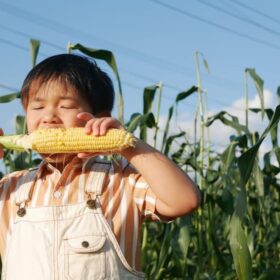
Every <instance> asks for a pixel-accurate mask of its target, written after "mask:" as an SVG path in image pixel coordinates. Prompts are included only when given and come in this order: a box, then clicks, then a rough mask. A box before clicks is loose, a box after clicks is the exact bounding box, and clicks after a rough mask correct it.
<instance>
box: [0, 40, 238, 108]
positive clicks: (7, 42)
mask: <svg viewBox="0 0 280 280" xmlns="http://www.w3.org/2000/svg"><path fill="white" fill-rule="evenodd" d="M1 42H3V43H5V44H8V45H10V46H13V47H16V48H18V49H21V50H24V51H29V49H28V48H26V47H23V46H21V45H19V44H15V43H13V42H11V41H8V40H5V39H2V38H0V43H1ZM38 55H40V56H41V57H42V58H47V57H48V56H49V55H47V54H43V53H42V52H39V54H38ZM122 71H124V72H127V73H130V74H132V75H134V76H136V77H139V78H141V79H144V80H147V81H152V82H153V83H154V80H152V79H151V78H149V77H146V76H144V75H141V74H138V73H135V72H132V71H127V70H124V69H122ZM122 83H123V84H125V85H127V86H129V87H133V88H136V89H142V90H143V89H144V87H143V88H141V87H139V86H136V85H133V84H131V83H129V82H126V81H125V80H123V79H122ZM164 87H166V88H169V89H172V90H176V91H178V93H179V92H182V91H183V90H182V89H179V88H177V87H174V86H172V85H168V84H167V85H166V84H165V83H164ZM163 98H167V97H166V96H163ZM167 99H169V100H172V101H174V99H171V98H167ZM208 99H209V100H213V101H215V102H216V104H219V105H221V106H228V107H233V108H235V109H236V110H240V111H243V110H242V109H241V108H239V107H236V106H233V105H232V104H227V103H224V102H221V101H220V100H217V99H215V98H213V97H209V96H208ZM184 101H185V100H184ZM193 106H196V105H191V107H193Z"/></svg>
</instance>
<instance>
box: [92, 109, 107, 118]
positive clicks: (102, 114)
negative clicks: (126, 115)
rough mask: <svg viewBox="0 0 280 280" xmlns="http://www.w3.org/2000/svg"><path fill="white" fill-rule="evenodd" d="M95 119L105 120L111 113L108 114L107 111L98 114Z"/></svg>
mask: <svg viewBox="0 0 280 280" xmlns="http://www.w3.org/2000/svg"><path fill="white" fill-rule="evenodd" d="M95 117H97V118H107V117H108V118H110V117H111V113H110V112H108V111H105V112H100V113H98V114H96V115H95Z"/></svg>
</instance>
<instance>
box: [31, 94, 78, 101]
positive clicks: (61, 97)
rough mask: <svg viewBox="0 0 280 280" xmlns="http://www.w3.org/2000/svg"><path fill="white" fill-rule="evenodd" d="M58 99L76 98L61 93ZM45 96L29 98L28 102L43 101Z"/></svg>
mask: <svg viewBox="0 0 280 280" xmlns="http://www.w3.org/2000/svg"><path fill="white" fill-rule="evenodd" d="M59 98H60V99H63V100H77V98H75V97H72V96H65V95H62V96H60V97H59ZM46 99H47V98H42V97H34V98H32V99H31V100H30V102H39V101H44V100H46Z"/></svg>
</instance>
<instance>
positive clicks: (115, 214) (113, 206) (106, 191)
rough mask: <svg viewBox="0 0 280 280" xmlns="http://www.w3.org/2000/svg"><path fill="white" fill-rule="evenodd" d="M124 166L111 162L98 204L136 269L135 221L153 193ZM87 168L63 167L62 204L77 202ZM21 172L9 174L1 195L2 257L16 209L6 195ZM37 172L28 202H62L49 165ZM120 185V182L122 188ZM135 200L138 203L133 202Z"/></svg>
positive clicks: (149, 207)
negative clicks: (55, 194) (65, 195)
mask: <svg viewBox="0 0 280 280" xmlns="http://www.w3.org/2000/svg"><path fill="white" fill-rule="evenodd" d="M124 166H126V164H123V165H121V164H120V165H116V164H115V163H114V164H113V166H112V168H113V169H112V170H113V171H114V172H112V174H109V176H107V177H106V181H105V183H104V187H103V193H102V197H101V205H102V211H103V213H104V216H105V218H106V219H107V220H108V223H109V224H110V225H111V227H112V230H113V232H114V234H115V236H116V239H117V241H118V242H119V243H120V242H121V240H123V242H124V248H125V252H124V255H125V257H126V259H127V261H128V263H129V264H130V265H132V266H134V268H136V269H139V264H140V255H139V254H140V245H139V244H140V238H141V237H140V225H138V223H139V222H141V215H140V214H141V213H142V215H143V213H144V212H145V211H148V212H154V211H155V205H154V200H155V196H154V194H153V192H152V191H151V189H150V188H148V185H147V183H146V182H145V180H144V179H143V178H142V177H141V176H140V175H139V174H138V173H137V172H136V171H135V169H132V168H131V167H130V166H126V168H125V170H122V167H124ZM71 168H72V169H71ZM90 168H91V166H89V167H87V168H85V170H84V173H82V166H81V165H77V161H76V162H75V165H74V163H73V165H72V167H71V166H70V168H67V170H68V171H67V172H68V173H67V174H66V175H63V176H65V177H64V180H63V181H64V182H69V186H68V187H69V193H68V198H67V199H66V201H65V203H66V204H68V203H69V204H72V203H76V202H77V201H78V199H79V197H78V191H79V182H80V181H81V182H84V183H85V184H86V183H87V182H88V180H90V177H91V176H90ZM69 170H71V172H69ZM24 174H26V171H21V172H17V173H14V174H13V175H10V176H9V177H10V178H12V179H11V181H10V182H8V184H9V187H8V189H7V194H6V195H5V200H4V205H3V206H4V207H3V210H2V212H0V224H1V231H0V254H1V255H2V256H3V255H4V253H5V247H6V239H7V234H8V230H9V227H10V225H9V222H10V218H9V217H10V216H11V215H13V214H14V213H15V211H16V210H17V208H16V207H15V206H14V205H11V203H10V200H9V199H10V195H11V193H12V192H13V191H14V189H15V187H16V184H17V182H18V180H19V178H20V177H21V176H23V175H24ZM38 174H40V180H37V182H36V184H35V186H34V189H33V197H32V202H31V203H32V205H33V206H35V207H40V206H42V205H44V202H45V201H46V200H47V205H48V206H51V205H62V199H63V192H62V195H61V197H60V198H59V199H55V198H54V197H53V192H54V188H55V185H56V184H57V182H58V180H59V177H58V173H56V172H54V170H51V169H50V168H46V165H43V166H42V170H38ZM11 176H12V177H11ZM81 176H83V177H81ZM7 178H8V177H7V176H6V177H5V178H4V179H2V180H1V181H0V196H1V194H2V195H3V193H4V187H5V182H7ZM120 184H122V188H121V187H120ZM137 184H138V185H137ZM49 187H50V188H49ZM82 187H83V189H84V186H80V192H81V190H82ZM48 190H50V193H49V199H48V197H47V195H48V194H47V191H48ZM80 196H81V197H82V199H86V198H87V197H86V196H85V195H83V194H82V195H81V193H80ZM137 201H138V202H141V203H138V204H137V203H136V202H137ZM0 202H1V201H0ZM142 202H143V203H142ZM0 211H1V208H0ZM121 234H123V236H121Z"/></svg>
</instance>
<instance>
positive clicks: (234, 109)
mask: <svg viewBox="0 0 280 280" xmlns="http://www.w3.org/2000/svg"><path fill="white" fill-rule="evenodd" d="M276 103H277V102H276V97H274V95H273V94H272V93H271V91H269V90H267V89H265V90H264V104H265V108H273V109H274V107H275V105H276ZM249 108H260V100H259V96H258V95H255V96H254V97H253V98H251V99H249ZM221 111H226V112H227V113H228V114H231V115H234V116H237V117H238V119H239V122H240V123H241V124H243V125H245V101H244V98H240V99H238V100H236V101H234V102H233V103H232V104H231V105H230V106H228V107H225V108H223V109H222V110H221ZM217 113H218V111H210V112H209V113H208V115H209V116H213V115H215V114H217ZM227 118H229V119H230V117H227ZM166 121H167V116H161V117H160V122H159V126H160V129H161V131H162V130H164V129H165V124H166ZM248 122H249V130H250V131H251V132H253V131H258V132H259V134H261V133H262V132H263V130H264V129H265V127H266V126H267V125H268V119H267V117H266V116H265V117H264V119H263V120H262V119H261V114H260V113H253V112H250V111H249V116H248ZM169 129H170V134H176V133H178V132H180V131H185V132H186V133H187V138H188V139H189V141H190V142H193V140H194V121H193V116H191V115H190V114H189V113H187V112H182V113H180V111H179V112H178V116H177V121H175V117H173V120H172V122H171V123H170V128H169ZM162 134H163V133H162V132H161V133H159V137H158V138H160V137H162ZM233 134H234V135H236V134H237V133H236V131H235V130H234V129H232V128H230V127H229V126H226V125H224V124H223V123H221V122H220V121H219V120H217V121H215V122H214V123H213V124H212V125H211V126H210V140H211V144H216V150H217V151H222V150H224V149H225V148H226V147H227V145H228V143H229V141H230V140H229V137H230V135H233ZM199 135H200V127H199V122H198V125H197V137H199ZM160 139H162V138H160ZM160 139H159V141H158V142H159V143H160V142H161V141H160ZM205 139H207V133H206V131H205ZM150 140H151V139H150ZM150 143H153V142H150ZM269 147H270V142H269V141H268V140H267V141H266V142H264V143H263V144H262V146H261V149H260V153H261V154H262V155H263V154H264V153H265V152H267V151H268V150H269V149H270V148H269Z"/></svg>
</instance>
